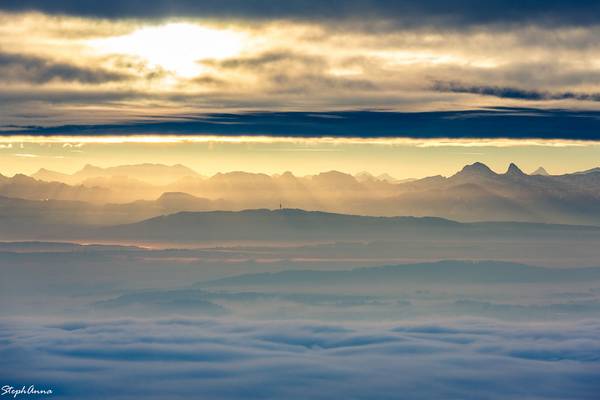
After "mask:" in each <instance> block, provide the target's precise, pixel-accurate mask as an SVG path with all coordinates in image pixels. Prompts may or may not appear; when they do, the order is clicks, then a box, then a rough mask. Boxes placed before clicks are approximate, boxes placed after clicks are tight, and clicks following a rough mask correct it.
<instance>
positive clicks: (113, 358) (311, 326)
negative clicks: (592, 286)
mask: <svg viewBox="0 0 600 400" xmlns="http://www.w3.org/2000/svg"><path fill="white" fill-rule="evenodd" d="M0 334H1V340H2V343H3V346H2V350H0V355H1V357H0V360H1V361H0V366H1V368H0V370H2V371H3V372H2V383H3V384H10V385H13V386H15V387H20V386H22V385H29V384H35V385H37V386H39V387H42V386H48V387H52V388H53V390H54V392H55V393H56V394H57V395H59V396H60V397H61V398H73V399H75V398H77V399H96V398H98V399H100V398H107V397H110V398H118V399H130V398H140V397H144V398H149V399H152V398H157V399H158V398H165V397H168V398H170V399H179V398H189V397H201V398H209V399H217V398H218V399H242V398H244V399H247V398H261V399H268V398H273V399H276V398H286V399H306V398H312V399H329V398H356V399H373V398H377V399H397V398H402V397H404V396H410V398H413V399H429V398H486V399H505V398H507V397H512V398H540V399H542V398H543V399H553V398H554V399H563V398H578V399H592V398H595V396H596V394H597V393H598V390H600V386H599V384H598V377H599V375H600V357H598V354H600V340H599V339H598V338H599V337H600V322H598V321H596V320H587V321H580V322H577V323H571V324H568V325H566V324H561V323H551V322H548V323H541V324H514V323H510V324H509V323H497V322H491V321H486V320H455V321H452V322H449V321H437V322H430V321H429V322H428V321H424V322H413V323H402V324H392V325H370V326H367V325H364V324H353V323H346V324H323V323H314V322H302V321H300V322H285V321H280V322H265V321H263V322H239V321H230V320H214V319H183V318H180V319H164V320H133V319H128V320H112V321H62V322H57V321H55V322H51V323H47V324H40V323H31V322H17V321H14V320H4V321H3V322H2V324H1V326H0Z"/></svg>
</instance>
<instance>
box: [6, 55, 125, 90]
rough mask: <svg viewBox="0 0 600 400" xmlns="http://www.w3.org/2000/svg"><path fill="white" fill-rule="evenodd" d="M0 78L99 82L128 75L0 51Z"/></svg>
mask: <svg viewBox="0 0 600 400" xmlns="http://www.w3.org/2000/svg"><path fill="white" fill-rule="evenodd" d="M0 79H1V80H4V81H8V82H15V81H16V82H29V83H47V82H50V81H53V80H59V81H63V82H81V83H89V84H99V83H104V82H110V81H121V80H125V79H127V76H125V75H123V74H119V73H115V72H110V71H105V70H102V69H100V68H86V67H80V66H76V65H72V64H66V63H61V62H54V61H51V60H48V59H44V58H40V57H32V56H27V55H23V54H14V53H2V52H0Z"/></svg>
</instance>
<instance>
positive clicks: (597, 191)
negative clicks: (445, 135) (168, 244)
mask: <svg viewBox="0 0 600 400" xmlns="http://www.w3.org/2000/svg"><path fill="white" fill-rule="evenodd" d="M538 171H539V170H538ZM34 176H36V177H38V178H40V179H32V178H30V177H26V176H24V175H16V176H15V177H12V178H8V177H0V195H3V196H6V197H12V198H24V199H30V200H45V199H51V200H68V201H86V202H90V203H92V202H93V203H96V204H107V205H108V204H111V203H123V204H127V203H133V202H135V201H140V200H143V201H147V202H154V201H156V199H159V198H161V196H162V195H163V193H180V194H179V195H177V196H178V198H177V199H175V198H174V195H173V194H169V195H167V197H166V198H164V199H162V200H161V201H162V202H163V204H162V206H160V207H155V211H156V212H161V211H165V212H171V213H173V212H177V211H199V210H219V209H221V210H222V209H225V210H243V209H257V208H278V207H279V204H283V205H284V207H286V208H300V209H308V210H321V211H326V212H334V213H345V214H359V215H374V216H377V215H379V216H395V215H407V216H437V217H442V218H448V219H453V220H458V221H523V222H546V223H567V224H600V169H599V168H595V169H590V170H588V171H581V172H576V173H572V174H564V175H547V174H532V175H528V174H526V173H524V172H523V171H522V170H521V169H520V168H519V167H518V166H517V165H516V164H514V163H511V164H510V165H509V166H508V169H507V170H506V172H505V173H496V172H494V171H493V170H492V169H490V168H489V167H488V166H486V165H485V164H483V163H479V162H477V163H474V164H470V165H466V166H464V167H463V168H462V169H461V170H460V171H459V172H457V173H456V174H454V175H452V176H450V177H444V176H440V175H438V176H432V177H427V178H423V179H417V180H411V181H409V182H399V181H396V180H394V179H393V178H391V177H387V176H380V177H375V176H373V175H372V174H370V173H367V172H364V173H360V174H357V176H352V175H350V174H346V173H343V172H339V171H327V172H322V173H319V174H316V175H309V176H302V177H300V176H295V175H294V174H292V173H291V172H285V173H283V174H281V175H267V174H261V173H249V172H244V171H234V172H227V173H218V174H216V175H214V176H212V177H208V178H207V177H203V176H200V175H198V174H197V173H195V172H194V171H192V170H190V169H189V168H187V167H184V166H181V165H174V166H165V165H159V164H140V165H129V166H118V167H111V168H100V167H95V166H91V165H88V166H86V167H84V168H83V169H82V170H80V171H78V172H76V173H75V174H73V175H65V174H60V173H54V172H52V171H48V170H44V169H41V170H40V171H38V172H37V173H36V174H34ZM41 178H45V179H51V180H57V181H52V182H46V181H43V180H41ZM69 180H71V181H72V182H77V184H75V183H72V184H67V183H65V182H64V181H69ZM58 181H60V182H58ZM184 194H186V195H188V196H187V197H186V196H185V195H184ZM190 196H191V197H190ZM192 197H196V198H201V199H204V200H203V201H202V202H199V201H197V200H193V201H190V199H191V198H192ZM165 201H166V202H167V203H168V207H165V205H166V204H167V203H165ZM192 203H193V204H192ZM146 209H148V208H146ZM0 212H1V211H0ZM138 214H140V213H138ZM158 215H161V214H147V213H145V214H144V216H146V217H151V216H158ZM130 221H131V219H127V220H124V221H123V222H130Z"/></svg>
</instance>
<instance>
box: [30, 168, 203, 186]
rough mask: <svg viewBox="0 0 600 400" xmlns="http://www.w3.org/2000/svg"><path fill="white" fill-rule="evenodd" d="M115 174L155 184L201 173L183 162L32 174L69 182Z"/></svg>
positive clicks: (45, 171)
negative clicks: (72, 172)
mask: <svg viewBox="0 0 600 400" xmlns="http://www.w3.org/2000/svg"><path fill="white" fill-rule="evenodd" d="M115 176H118V177H128V178H133V179H136V180H139V181H143V182H146V183H150V184H154V185H166V184H169V183H172V182H175V181H177V180H179V179H181V178H184V177H187V176H192V177H197V176H199V175H198V173H196V172H195V171H193V170H192V169H190V168H188V167H185V166H183V165H181V164H176V165H163V164H149V163H146V164H134V165H120V166H116V167H108V168H102V167H97V166H94V165H91V164H87V165H85V166H84V167H83V168H82V169H81V170H79V171H77V172H75V173H74V174H71V175H69V174H63V173H60V172H55V171H50V170H47V169H45V168H42V169H40V170H39V171H37V172H36V173H35V174H33V175H32V177H33V178H36V179H41V180H45V181H58V182H63V183H69V184H78V183H83V182H84V181H85V180H87V179H91V178H99V177H115Z"/></svg>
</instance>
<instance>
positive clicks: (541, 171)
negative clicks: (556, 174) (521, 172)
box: [531, 167, 550, 176]
mask: <svg viewBox="0 0 600 400" xmlns="http://www.w3.org/2000/svg"><path fill="white" fill-rule="evenodd" d="M531 175H542V176H549V175H550V174H549V173H548V171H546V169H545V168H544V167H538V169H536V170H535V171H533V172H532V173H531Z"/></svg>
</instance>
